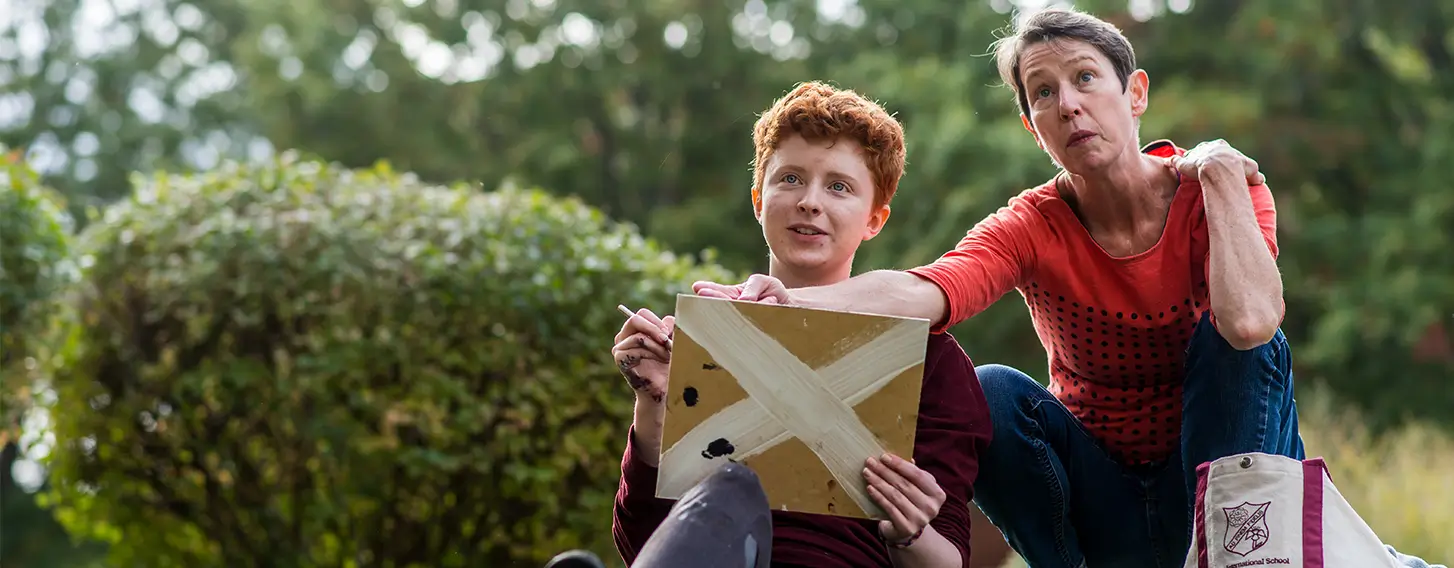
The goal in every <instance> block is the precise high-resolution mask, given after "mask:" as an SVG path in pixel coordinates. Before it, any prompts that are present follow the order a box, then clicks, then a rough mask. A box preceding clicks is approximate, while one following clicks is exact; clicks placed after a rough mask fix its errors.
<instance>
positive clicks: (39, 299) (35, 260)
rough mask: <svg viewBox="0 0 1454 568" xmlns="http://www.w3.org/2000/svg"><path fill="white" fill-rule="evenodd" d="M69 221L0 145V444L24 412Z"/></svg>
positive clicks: (60, 277) (59, 275)
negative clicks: (29, 365)
mask: <svg viewBox="0 0 1454 568" xmlns="http://www.w3.org/2000/svg"><path fill="white" fill-rule="evenodd" d="M70 234H71V219H70V216H68V215H67V214H66V212H65V207H64V205H63V204H61V203H60V201H59V198H58V196H57V195H56V194H55V193H54V192H52V191H50V190H49V189H47V188H45V187H44V186H42V185H41V183H40V178H39V177H38V176H36V173H35V172H34V171H33V170H31V169H30V168H29V167H28V166H27V165H26V164H25V163H24V162H23V161H21V160H20V156H19V154H18V153H16V154H9V153H7V151H6V149H5V148H4V147H3V146H0V445H4V444H5V443H6V442H9V441H13V439H14V437H15V434H16V433H17V429H18V426H19V419H20V414H21V413H23V412H24V411H25V410H26V409H27V408H29V406H30V404H29V398H30V396H29V391H30V378H29V375H30V373H29V371H30V369H27V368H26V365H25V359H27V358H29V357H30V356H31V355H32V352H31V350H32V349H33V348H34V347H35V345H34V343H35V342H34V339H33V338H34V337H36V335H37V334H39V333H40V332H41V329H42V328H43V326H44V325H45V322H46V321H47V317H45V316H46V315H47V314H48V312H49V311H50V310H49V309H48V306H49V301H50V300H51V299H52V298H53V296H52V294H53V293H54V292H55V290H56V289H57V286H58V285H60V284H62V283H63V282H64V278H63V276H64V275H65V274H66V269H65V268H66V258H67V256H66V255H67V254H69V240H70Z"/></svg>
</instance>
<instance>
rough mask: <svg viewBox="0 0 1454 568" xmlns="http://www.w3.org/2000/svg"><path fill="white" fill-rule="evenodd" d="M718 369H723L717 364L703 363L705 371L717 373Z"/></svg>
mask: <svg viewBox="0 0 1454 568" xmlns="http://www.w3.org/2000/svg"><path fill="white" fill-rule="evenodd" d="M717 369H721V367H718V366H717V364H716V363H702V370H704V371H715V370H717Z"/></svg>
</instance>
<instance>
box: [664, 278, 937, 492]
mask: <svg viewBox="0 0 1454 568" xmlns="http://www.w3.org/2000/svg"><path fill="white" fill-rule="evenodd" d="M694 300H696V301H691V302H683V303H682V305H681V306H680V310H679V311H680V312H681V313H678V314H677V316H678V319H677V326H678V327H680V328H681V329H682V330H683V331H684V332H686V333H687V335H689V336H691V338H692V340H693V341H695V342H696V343H697V344H699V345H701V346H702V348H703V349H705V350H706V351H707V353H708V354H710V355H711V356H712V360H713V361H714V362H716V363H717V365H718V366H720V367H722V368H724V369H725V370H727V371H728V372H730V373H731V374H732V376H733V377H736V378H737V381H738V383H739V384H740V385H741V386H742V389H743V390H744V391H746V392H747V395H748V398H747V399H746V400H742V401H738V402H736V403H733V404H732V405H730V406H728V407H727V408H724V409H722V410H721V411H719V412H717V413H716V414H714V415H712V416H711V417H709V418H708V419H707V420H704V421H702V422H701V423H700V424H698V425H697V426H696V427H695V428H693V429H692V430H691V431H690V432H687V434H686V435H685V436H683V437H682V439H681V440H678V441H677V442H676V443H675V444H673V445H672V446H671V447H670V448H668V449H667V450H666V451H665V452H663V454H662V456H661V467H660V470H659V471H660V474H659V478H658V480H657V492H658V494H659V495H681V494H683V493H684V492H685V491H686V490H687V489H689V488H690V487H691V486H692V485H694V484H696V483H697V482H698V481H700V480H701V479H702V478H704V477H705V476H707V475H708V474H710V473H711V472H712V471H713V470H715V469H716V468H717V467H719V466H720V464H719V463H716V462H715V461H714V460H707V459H702V456H701V454H700V452H701V451H702V449H703V448H706V447H707V445H708V444H709V443H710V442H711V441H712V440H715V439H717V438H725V439H727V440H728V441H730V442H732V444H733V446H734V449H735V450H736V451H734V452H733V453H732V454H731V456H730V457H731V458H732V459H735V460H737V461H742V460H745V459H747V458H749V457H751V456H754V455H757V454H761V453H763V452H765V451H767V450H768V449H770V448H772V447H774V446H776V445H778V444H780V443H782V442H784V441H786V440H788V439H789V438H798V439H799V440H801V441H802V442H803V443H804V444H805V445H807V447H808V449H810V450H812V452H813V453H814V454H816V455H817V456H818V457H819V459H821V460H823V465H825V466H826V467H827V468H828V471H829V473H831V474H832V475H833V478H834V479H836V480H837V481H838V484H839V485H840V486H841V487H843V488H844V490H845V491H846V492H847V493H848V496H849V498H851V499H852V500H853V501H854V503H856V504H858V506H859V507H860V508H862V509H863V510H864V512H866V513H868V514H869V515H870V516H873V517H878V518H882V516H883V512H882V511H881V509H880V508H879V507H878V505H877V504H875V503H874V502H873V500H872V499H871V498H870V497H869V496H868V493H867V491H866V484H865V482H864V480H863V475H862V474H861V471H862V470H863V467H864V465H865V464H864V463H863V460H864V459H866V458H867V457H868V456H876V455H881V454H882V453H883V452H884V449H883V447H882V446H881V445H880V444H879V443H878V441H877V440H876V439H875V438H874V436H873V434H872V433H871V432H869V430H868V428H867V427H865V426H864V425H863V422H862V421H860V420H859V419H858V415H857V414H855V413H854V411H853V408H852V407H853V405H855V404H857V403H859V402H861V401H863V400H864V399H867V398H868V397H869V396H871V395H873V394H874V393H875V392H878V391H879V389H881V388H883V387H884V385H886V384H888V383H889V382H890V381H892V380H893V379H894V378H895V377H897V376H899V374H900V373H902V372H903V371H904V370H906V369H908V368H910V367H913V366H914V365H917V364H919V363H922V362H923V360H924V352H923V349H922V340H923V333H924V325H923V323H922V322H915V321H912V320H905V321H902V322H896V323H895V324H893V325H891V326H890V327H889V328H888V329H886V330H884V332H883V333H881V334H880V335H879V336H878V337H875V338H874V339H873V340H871V341H869V342H868V343H866V344H864V345H862V346H861V347H859V348H858V349H855V350H853V351H852V352H850V353H848V354H846V355H844V356H843V357H842V358H840V359H838V360H837V361H834V362H833V363H831V364H829V365H827V366H825V367H823V368H822V369H821V371H815V370H813V369H811V368H809V367H808V366H807V365H805V364H804V363H803V362H802V361H800V360H799V359H798V358H797V357H796V356H794V355H793V354H792V353H791V352H789V351H788V350H787V349H785V348H783V346H782V344H780V343H778V341H777V340H775V339H773V338H772V337H771V336H769V335H767V334H766V333H764V332H763V331H762V330H760V329H758V328H757V326H755V325H753V324H752V322H751V321H750V320H748V319H747V318H746V317H744V316H743V315H742V314H741V313H740V312H738V311H737V308H736V306H734V305H733V303H732V302H729V301H726V300H709V299H698V298H694Z"/></svg>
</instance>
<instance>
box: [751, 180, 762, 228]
mask: <svg viewBox="0 0 1454 568" xmlns="http://www.w3.org/2000/svg"><path fill="white" fill-rule="evenodd" d="M752 217H753V218H754V219H757V222H758V224H762V190H760V189H758V188H756V187H754V188H752Z"/></svg>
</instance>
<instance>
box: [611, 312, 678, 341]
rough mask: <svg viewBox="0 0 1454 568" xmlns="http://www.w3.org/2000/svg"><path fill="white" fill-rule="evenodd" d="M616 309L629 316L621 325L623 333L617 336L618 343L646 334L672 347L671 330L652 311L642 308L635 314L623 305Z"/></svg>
mask: <svg viewBox="0 0 1454 568" xmlns="http://www.w3.org/2000/svg"><path fill="white" fill-rule="evenodd" d="M616 309H618V310H620V311H621V313H624V314H626V316H627V318H626V322H625V323H623V324H621V331H620V332H619V333H617V334H616V341H621V340H622V339H624V338H625V337H626V336H628V335H630V334H632V333H644V334H646V335H647V336H648V337H651V338H653V339H656V340H657V341H660V342H661V343H662V344H665V345H671V339H670V338H669V337H668V334H669V333H670V330H668V329H667V327H666V324H665V323H663V322H662V320H661V318H658V317H656V314H654V313H652V311H651V310H648V309H646V308H641V309H639V310H636V311H635V312H634V313H633V312H632V311H631V310H628V309H626V306H621V305H618V306H616Z"/></svg>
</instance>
